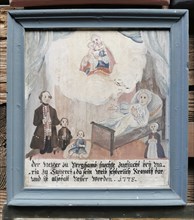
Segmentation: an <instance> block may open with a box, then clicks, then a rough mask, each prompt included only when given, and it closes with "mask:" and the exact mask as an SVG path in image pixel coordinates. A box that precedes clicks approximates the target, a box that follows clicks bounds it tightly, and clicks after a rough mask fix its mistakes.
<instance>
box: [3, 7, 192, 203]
mask: <svg viewBox="0 0 194 220" xmlns="http://www.w3.org/2000/svg"><path fill="white" fill-rule="evenodd" d="M76 29H78V32H79V31H84V33H85V31H87V30H104V29H106V30H110V31H112V30H113V31H115V30H119V31H124V30H128V29H129V30H141V31H142V30H147V31H148V32H149V31H150V30H158V31H167V32H168V33H169V42H170V51H169V61H170V67H169V73H170V80H169V83H170V88H169V100H170V101H169V108H167V111H166V112H169V119H168V120H169V124H168V123H167V125H168V127H169V131H170V132H169V146H170V147H169V155H170V156H169V158H170V159H169V160H168V161H169V163H168V161H167V163H164V162H163V161H162V160H160V161H159V162H160V164H162V166H163V167H165V166H166V167H165V168H166V171H167V172H166V173H165V176H166V178H167V180H166V182H165V183H166V184H167V185H166V184H162V185H161V186H160V185H154V183H153V185H152V184H150V183H149V184H150V185H149V184H148V185H144V183H143V185H141V184H139V185H138V187H135V186H134V185H132V186H130V187H128V183H127V184H126V183H124V180H123V176H125V175H126V174H124V171H122V173H123V175H120V176H119V177H120V178H121V179H122V181H123V182H122V183H123V185H122V184H119V185H118V180H117V179H114V177H112V179H111V178H109V179H108V180H106V181H110V182H111V184H110V183H109V182H108V183H107V184H105V183H102V184H101V185H100V184H99V183H97V184H96V183H95V184H92V185H91V186H90V185H88V184H85V185H84V183H82V184H81V183H80V182H79V184H80V185H76V184H75V185H73V186H71V183H70V184H69V185H67V187H66V186H63V187H61V185H59V186H58V185H57V183H56V182H55V184H53V185H48V186H46V187H44V186H42V185H41V186H40V185H36V184H35V185H33V184H32V185H28V184H26V178H27V176H28V175H27V171H26V166H27V165H26V164H28V163H30V164H31V167H32V166H33V165H32V163H33V162H32V161H33V160H32V161H30V160H28V161H27V162H26V163H24V160H25V158H24V157H25V156H24V155H25V144H26V134H27V130H26V129H25V124H26V123H27V122H26V118H25V117H26V115H27V114H28V113H27V112H26V110H25V104H26V103H27V102H26V101H25V100H26V97H25V95H26V94H27V92H26V85H25V80H26V77H25V71H26V69H25V68H26V67H25V66H26V60H25V58H26V56H27V52H26V48H27V46H28V44H27V43H26V42H27V41H25V40H26V38H27V35H26V33H28V32H31V33H33V32H34V33H35V32H39V31H53V32H55V31H59V30H60V31H64V30H68V31H69V30H76ZM111 33H112V32H111ZM13 39H14V40H13ZM187 53H188V13H187V11H186V10H159V9H158V10H130V9H120V10H116V11H115V10H113V9H66V10H39V11H35V10H29V11H28V10H26V11H19V10H17V11H10V12H9V15H8V65H7V68H8V111H7V119H8V121H7V134H8V135H7V145H8V146H7V147H8V155H7V183H8V185H7V191H8V205H17V206H29V205H31V206H43V205H45V206H69V205H74V206H76V205H79V206H96V205H100V206H107V205H108V206H155V205H156V206H168V205H185V204H186V191H187V187H186V185H187V88H188V85H187V61H188V56H187ZM24 64H25V65H24ZM136 87H137V91H140V89H141V85H139V84H137V85H136ZM41 98H42V97H41ZM27 99H29V96H28V97H27ZM167 105H168V104H167ZM162 117H165V116H164V115H162ZM92 124H93V126H94V125H96V123H95V122H93V123H92ZM160 129H162V127H161V128H160ZM182 131H184V132H182ZM146 134H147V133H146ZM162 135H163V134H162ZM110 152H111V155H112V154H113V147H110ZM54 153H57V152H54ZM134 159H135V158H134ZM34 161H35V162H36V160H34ZM37 161H38V160H37ZM96 161H97V160H96ZM96 161H95V162H96ZM145 161H146V159H142V160H139V161H137V160H136V162H134V161H133V162H132V163H131V162H130V161H128V165H130V164H132V165H133V166H135V165H136V166H139V165H138V164H143V163H144V162H145ZM73 162H74V161H73ZM95 162H94V163H95ZM101 162H102V160H101ZM119 162H122V161H116V160H114V161H112V160H111V161H109V162H107V163H106V165H107V166H108V165H111V164H114V166H115V167H116V169H117V168H118V165H117V163H119ZM147 162H148V164H150V166H151V167H152V168H153V170H154V160H153V162H151V161H150V160H147ZM77 163H78V164H79V165H80V164H81V163H79V162H77ZM96 163H98V161H97V162H96ZM126 163H127V162H126ZM102 164H103V162H102ZM148 164H147V165H148ZM166 164H167V165H166ZM67 165H68V164H67ZM103 165H105V164H103ZM64 166H65V164H64ZM85 167H86V162H85ZM71 168H72V169H73V167H71ZM161 169H163V168H161ZM128 170H130V169H128ZM156 170H157V169H156ZM163 170H164V169H163ZM41 171H43V169H42V170H41ZM75 171H78V172H82V169H81V168H77V170H75ZM100 171H102V170H100ZM108 171H109V172H110V170H109V168H108ZM133 171H134V170H133ZM154 171H155V170H154ZM164 171H165V170H164ZM37 172H39V171H37V170H36V169H34V170H33V175H36V173H37ZM112 172H113V171H112ZM114 172H116V171H114ZM139 172H143V171H139ZM146 172H148V169H147V170H146ZM155 172H157V171H155ZM169 173H170V174H169ZM30 174H32V173H29V175H30ZM152 174H153V173H152ZM33 175H31V177H32V176H33ZM72 175H73V173H72ZM72 175H71V173H70V175H69V176H68V177H69V178H71V176H72ZM87 175H88V176H87ZM150 175H151V174H150ZM140 176H141V175H140ZM86 177H87V178H86V179H88V178H89V177H90V173H89V172H88V174H86ZM107 177H108V176H104V178H105V179H106V178H107ZM109 177H111V172H110V173H109ZM126 179H127V180H128V181H131V180H130V175H129V176H125V180H126ZM28 180H29V179H28ZM35 180H37V179H35ZM133 180H135V177H134V179H133ZM114 181H116V185H114ZM120 181H121V180H120ZM135 181H136V180H135ZM138 181H139V180H138ZM147 181H148V180H147ZM156 182H157V181H156ZM96 185H99V186H96ZM111 185H112V186H111Z"/></svg>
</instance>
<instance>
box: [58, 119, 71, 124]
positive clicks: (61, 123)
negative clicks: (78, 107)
mask: <svg viewBox="0 0 194 220" xmlns="http://www.w3.org/2000/svg"><path fill="white" fill-rule="evenodd" d="M63 119H66V120H67V125H68V124H69V120H68V119H67V118H61V120H60V125H62V120H63Z"/></svg>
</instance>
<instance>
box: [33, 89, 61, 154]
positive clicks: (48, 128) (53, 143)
mask: <svg viewBox="0 0 194 220" xmlns="http://www.w3.org/2000/svg"><path fill="white" fill-rule="evenodd" d="M51 98H52V96H51V95H50V93H49V92H48V91H43V92H41V94H40V96H39V99H40V102H41V103H42V104H41V105H40V106H39V107H38V108H37V109H36V110H35V112H34V120H33V124H34V125H35V126H36V129H35V132H34V135H33V137H32V141H31V144H30V148H32V149H39V150H40V153H41V154H44V153H51V152H52V151H53V148H57V147H58V137H57V130H56V126H57V125H58V124H59V123H60V121H59V119H58V117H57V112H56V110H55V109H54V108H53V107H52V106H50V105H49V103H50V100H51Z"/></svg>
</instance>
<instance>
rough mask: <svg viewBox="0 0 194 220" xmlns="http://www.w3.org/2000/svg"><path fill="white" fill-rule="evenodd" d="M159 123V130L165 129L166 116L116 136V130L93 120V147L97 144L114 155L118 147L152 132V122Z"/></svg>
mask: <svg viewBox="0 0 194 220" xmlns="http://www.w3.org/2000/svg"><path fill="white" fill-rule="evenodd" d="M154 122H156V123H158V124H159V128H158V130H162V131H164V117H163V116H161V117H158V118H157V119H153V120H152V121H150V122H149V123H148V124H147V125H146V126H145V127H141V128H137V129H134V130H132V131H131V132H130V133H127V134H124V135H120V136H115V135H114V133H115V131H114V130H113V129H110V128H108V127H105V126H103V125H101V124H98V123H95V122H91V124H92V136H91V147H92V146H93V145H94V144H95V145H98V146H100V147H102V148H104V149H106V150H109V151H110V156H112V155H113V151H114V150H115V149H117V148H118V147H121V146H123V145H125V144H128V143H130V142H132V141H135V140H138V139H140V138H143V137H146V136H148V135H149V133H150V124H151V123H154Z"/></svg>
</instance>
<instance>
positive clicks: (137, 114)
mask: <svg viewBox="0 0 194 220" xmlns="http://www.w3.org/2000/svg"><path fill="white" fill-rule="evenodd" d="M136 99H137V103H134V104H131V105H130V106H129V111H128V113H127V114H126V115H122V116H120V117H118V118H114V119H108V120H105V121H104V122H101V124H103V125H104V126H107V127H109V128H112V129H114V130H115V135H120V134H122V133H124V132H125V130H126V129H128V128H139V127H144V126H146V125H147V124H148V120H149V111H148V108H147V105H148V104H149V103H150V101H151V99H152V95H151V92H150V91H149V90H146V89H142V90H140V91H139V92H137V93H136Z"/></svg>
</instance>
